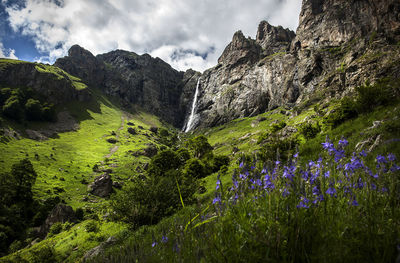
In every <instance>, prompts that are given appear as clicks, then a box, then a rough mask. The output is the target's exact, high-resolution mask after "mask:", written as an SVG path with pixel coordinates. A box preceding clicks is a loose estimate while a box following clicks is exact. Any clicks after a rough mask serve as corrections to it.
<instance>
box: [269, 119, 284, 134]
mask: <svg viewBox="0 0 400 263" xmlns="http://www.w3.org/2000/svg"><path fill="white" fill-rule="evenodd" d="M285 127H286V122H284V121H281V122H280V123H273V124H272V125H271V131H272V132H273V133H275V132H277V131H280V130H282V129H283V128H285Z"/></svg>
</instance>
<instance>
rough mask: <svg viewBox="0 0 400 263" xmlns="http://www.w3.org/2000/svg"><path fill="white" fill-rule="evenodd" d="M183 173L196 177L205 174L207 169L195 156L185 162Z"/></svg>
mask: <svg viewBox="0 0 400 263" xmlns="http://www.w3.org/2000/svg"><path fill="white" fill-rule="evenodd" d="M183 174H184V175H185V176H188V177H193V178H197V179H198V178H203V177H205V176H207V171H206V168H205V166H204V163H203V162H202V161H200V160H199V159H197V158H192V159H189V160H188V161H187V162H186V164H185V167H184V169H183Z"/></svg>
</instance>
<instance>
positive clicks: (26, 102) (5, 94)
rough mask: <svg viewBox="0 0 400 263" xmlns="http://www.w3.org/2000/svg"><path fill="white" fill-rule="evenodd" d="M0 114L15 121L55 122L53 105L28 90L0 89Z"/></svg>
mask: <svg viewBox="0 0 400 263" xmlns="http://www.w3.org/2000/svg"><path fill="white" fill-rule="evenodd" d="M0 109H1V111H0V113H2V114H3V115H4V116H6V117H7V118H9V119H12V120H16V121H20V122H21V121H23V120H25V119H26V120H28V121H55V120H56V112H55V108H54V105H52V104H48V103H47V102H46V101H43V98H41V96H40V95H39V94H37V93H35V92H34V91H33V90H32V89H30V88H24V87H20V88H0Z"/></svg>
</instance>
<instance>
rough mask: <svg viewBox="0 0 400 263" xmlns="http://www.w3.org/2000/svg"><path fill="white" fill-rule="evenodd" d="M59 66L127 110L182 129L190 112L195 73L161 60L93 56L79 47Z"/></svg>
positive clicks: (120, 53) (126, 54) (130, 55)
mask: <svg viewBox="0 0 400 263" xmlns="http://www.w3.org/2000/svg"><path fill="white" fill-rule="evenodd" d="M55 65H56V66H58V67H60V68H62V69H64V70H65V71H67V72H69V73H71V74H74V75H76V76H79V77H80V78H81V79H82V80H84V81H85V82H86V83H87V84H88V85H90V86H93V87H98V88H99V89H101V90H103V91H104V92H105V93H106V94H108V95H111V96H117V97H120V98H121V99H122V101H123V102H124V104H125V105H126V106H130V105H136V106H139V107H141V108H142V109H144V110H146V111H148V112H150V113H153V114H155V115H157V116H159V117H161V118H162V119H163V120H165V121H167V122H169V123H171V124H173V125H175V126H177V127H181V126H182V125H183V122H184V119H185V113H186V112H188V111H190V102H188V100H189V98H190V99H191V97H192V96H193V92H194V89H195V86H196V83H194V84H193V80H192V77H193V75H196V74H197V75H199V73H196V72H195V71H192V70H189V71H188V72H186V73H184V72H179V71H177V70H175V69H173V68H172V67H171V66H170V65H169V64H167V63H166V62H164V61H163V60H161V59H159V58H152V57H151V56H150V55H148V54H144V55H138V54H136V53H133V52H128V51H123V50H116V51H112V52H109V53H106V54H101V55H98V56H96V57H95V56H93V54H91V53H90V52H89V51H87V50H85V49H84V48H82V47H79V46H77V45H75V46H72V47H71V49H70V50H69V52H68V56H67V57H64V58H60V59H58V60H57V61H56V63H55Z"/></svg>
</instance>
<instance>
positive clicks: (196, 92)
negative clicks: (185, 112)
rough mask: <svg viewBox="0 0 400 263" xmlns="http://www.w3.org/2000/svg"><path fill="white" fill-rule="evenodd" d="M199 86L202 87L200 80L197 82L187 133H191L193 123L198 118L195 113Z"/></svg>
mask: <svg viewBox="0 0 400 263" xmlns="http://www.w3.org/2000/svg"><path fill="white" fill-rule="evenodd" d="M199 86H200V78H199V79H198V80H197V85H196V91H195V93H194V98H193V103H192V111H191V112H190V116H189V119H188V122H187V124H186V129H185V132H188V131H190V129H191V128H192V126H193V121H194V119H195V117H196V114H195V113H194V112H195V110H196V103H197V95H198V94H199Z"/></svg>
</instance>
